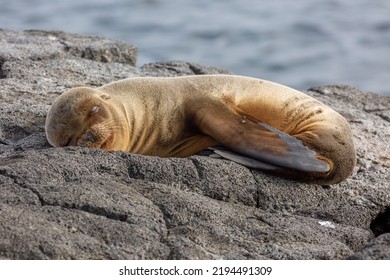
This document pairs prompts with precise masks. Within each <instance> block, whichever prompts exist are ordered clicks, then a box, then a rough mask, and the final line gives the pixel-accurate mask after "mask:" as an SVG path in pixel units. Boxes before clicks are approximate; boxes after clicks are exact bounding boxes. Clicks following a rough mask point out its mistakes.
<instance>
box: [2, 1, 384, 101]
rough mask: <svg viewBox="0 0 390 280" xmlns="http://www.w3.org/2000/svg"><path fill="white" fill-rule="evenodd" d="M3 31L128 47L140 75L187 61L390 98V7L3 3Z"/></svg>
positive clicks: (329, 3)
mask: <svg viewBox="0 0 390 280" xmlns="http://www.w3.org/2000/svg"><path fill="white" fill-rule="evenodd" d="M0 28H9V29H15V30H24V29H44V30H62V31H66V32H72V33H78V34H84V35H98V36H104V37H108V38H112V39H119V40H123V41H127V42H130V43H133V44H134V45H135V46H137V47H138V49H139V56H138V66H141V65H143V64H145V63H148V62H157V61H167V60H186V61H189V62H194V63H199V64H203V65H208V66H216V67H220V68H224V69H227V70H230V71H232V72H233V73H235V74H240V75H247V76H252V77H257V78H262V79H267V80H272V81H275V82H278V83H282V84H285V85H288V86H290V87H294V88H296V89H301V90H305V89H308V88H309V87H311V86H317V85H329V84H348V85H352V86H355V87H358V88H360V89H362V90H364V91H371V92H377V93H381V94H385V95H390V82H389V81H390V1H389V0H316V1H313V0H294V1H292V0H272V1H270V0H268V1H265V0H264V1H261V0H257V1H256V0H235V1H234V0H214V1H211V0H208V1H207V0H106V1H104V0H63V1H55V0H0Z"/></svg>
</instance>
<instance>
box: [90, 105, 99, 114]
mask: <svg viewBox="0 0 390 280" xmlns="http://www.w3.org/2000/svg"><path fill="white" fill-rule="evenodd" d="M99 110H100V106H99V105H95V106H93V107H92V109H91V114H96V113H97V112H99Z"/></svg>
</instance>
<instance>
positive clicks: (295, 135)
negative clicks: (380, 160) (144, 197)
mask: <svg viewBox="0 0 390 280" xmlns="http://www.w3.org/2000/svg"><path fill="white" fill-rule="evenodd" d="M45 129H46V136H47V139H48V141H49V143H50V144H51V145H53V146H54V147H62V146H68V145H73V146H86V147H93V148H99V149H104V150H122V151H127V152H130V153H136V154H143V155H152V156H160V157H188V156H191V155H194V154H197V153H199V152H200V151H202V150H204V149H207V148H209V147H217V148H215V149H214V150H215V151H214V152H215V153H217V154H219V155H221V156H222V157H224V158H227V159H230V160H233V161H236V162H238V163H240V164H243V165H246V166H248V167H252V168H259V169H263V170H266V171H268V172H271V173H276V174H278V175H281V176H284V177H288V178H292V179H295V180H299V181H306V182H311V183H317V184H334V183H338V182H340V181H342V180H344V179H346V178H347V177H348V176H350V175H351V173H352V171H353V168H354V166H355V163H356V153H355V148H354V144H353V137H352V133H351V130H350V128H349V126H348V123H347V121H346V120H345V119H344V118H343V117H342V116H341V115H340V114H338V113H337V112H335V111H334V110H332V109H331V108H329V107H327V106H325V105H324V104H322V103H320V102H319V101H317V100H315V99H313V98H312V97H309V96H307V95H306V94H304V93H302V92H299V91H296V90H294V89H291V88H288V87H286V86H283V85H279V84H276V83H273V82H269V81H265V80H259V79H254V78H249V77H242V76H232V75H203V76H184V77H170V78H155V77H141V78H130V79H126V80H121V81H117V82H113V83H110V84H107V85H104V86H102V87H99V88H88V87H78V88H73V89H70V90H68V91H66V92H64V93H63V94H62V95H61V96H59V97H58V98H57V100H56V101H55V102H54V104H53V106H52V107H51V109H50V110H49V112H48V115H47V118H46V125H45ZM218 146H223V147H224V148H218Z"/></svg>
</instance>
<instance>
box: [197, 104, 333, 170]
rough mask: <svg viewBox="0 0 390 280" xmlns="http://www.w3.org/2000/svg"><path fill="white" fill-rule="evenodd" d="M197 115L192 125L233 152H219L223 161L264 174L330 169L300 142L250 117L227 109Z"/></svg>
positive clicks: (209, 109)
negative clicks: (259, 170) (271, 171)
mask: <svg viewBox="0 0 390 280" xmlns="http://www.w3.org/2000/svg"><path fill="white" fill-rule="evenodd" d="M198 114H199V115H198V116H196V119H195V124H196V125H197V126H198V127H199V129H200V130H201V131H202V132H203V133H206V134H208V135H210V136H212V137H214V139H216V140H217V141H218V142H219V143H221V144H222V145H223V146H225V147H226V148H228V149H229V150H231V151H232V152H233V153H230V154H229V152H228V151H219V154H220V155H221V156H222V157H225V158H227V159H229V157H230V159H231V160H233V161H236V162H238V163H241V164H243V165H246V166H250V167H252V166H256V165H257V166H258V167H254V168H259V169H265V170H273V169H280V168H287V169H292V170H296V171H300V172H310V173H327V172H329V171H330V169H331V168H330V165H329V164H328V163H327V162H325V161H322V160H319V159H318V158H317V154H316V152H315V151H312V150H310V149H309V148H307V147H306V146H304V145H303V143H302V141H300V140H298V139H297V138H295V137H292V136H290V135H289V134H287V133H284V132H282V131H279V130H277V129H275V128H273V127H271V126H269V125H267V124H265V123H262V122H260V121H258V120H256V119H254V118H252V117H249V116H248V117H246V116H241V115H238V114H237V113H236V112H233V111H231V110H229V109H227V108H226V107H225V108H221V107H219V108H218V107H217V108H212V109H211V108H208V109H207V108H204V110H200V111H199V112H198ZM240 155H242V156H243V157H240ZM251 159H254V161H251ZM256 162H260V163H256ZM261 163H263V164H264V165H262V164H261Z"/></svg>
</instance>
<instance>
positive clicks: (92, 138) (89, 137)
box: [87, 131, 96, 143]
mask: <svg viewBox="0 0 390 280" xmlns="http://www.w3.org/2000/svg"><path fill="white" fill-rule="evenodd" d="M87 140H88V141H90V142H93V143H95V141H96V140H95V137H94V136H93V134H92V133H91V132H90V131H88V132H87Z"/></svg>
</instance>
